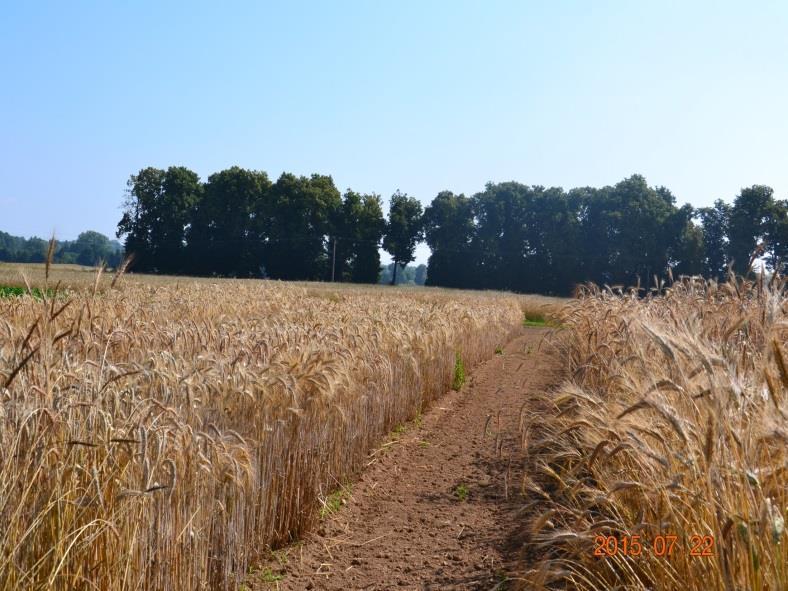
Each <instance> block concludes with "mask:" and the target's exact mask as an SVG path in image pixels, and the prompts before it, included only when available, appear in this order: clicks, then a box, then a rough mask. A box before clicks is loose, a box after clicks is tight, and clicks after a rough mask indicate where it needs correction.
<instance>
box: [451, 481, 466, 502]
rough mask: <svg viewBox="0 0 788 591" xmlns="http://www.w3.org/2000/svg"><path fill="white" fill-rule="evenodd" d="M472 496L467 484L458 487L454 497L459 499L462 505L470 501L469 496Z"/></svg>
mask: <svg viewBox="0 0 788 591" xmlns="http://www.w3.org/2000/svg"><path fill="white" fill-rule="evenodd" d="M469 494H470V490H469V489H468V486H467V485H465V484H458V485H457V487H456V488H455V489H454V496H455V497H457V498H458V499H459V500H460V502H461V503H464V502H465V501H467V500H468V495H469Z"/></svg>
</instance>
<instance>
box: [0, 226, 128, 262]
mask: <svg viewBox="0 0 788 591" xmlns="http://www.w3.org/2000/svg"><path fill="white" fill-rule="evenodd" d="M47 247H48V242H47V241H46V240H43V239H41V238H36V237H33V238H29V239H25V238H22V237H20V236H11V235H10V234H7V233H5V232H0V261H7V262H12V263H43V262H44V261H45V259H46V252H47ZM122 257H123V246H122V245H121V244H120V243H119V242H117V241H114V240H110V239H109V238H107V237H106V236H104V234H100V233H99V232H93V231H87V232H82V233H81V234H80V235H79V237H77V239H76V240H71V241H69V240H59V241H56V242H55V251H54V256H53V259H52V262H53V263H67V264H73V265H85V266H91V267H92V266H94V265H97V264H98V263H99V262H100V261H103V262H104V263H105V264H106V265H107V266H109V267H117V266H118V265H119V264H120V261H121V259H122Z"/></svg>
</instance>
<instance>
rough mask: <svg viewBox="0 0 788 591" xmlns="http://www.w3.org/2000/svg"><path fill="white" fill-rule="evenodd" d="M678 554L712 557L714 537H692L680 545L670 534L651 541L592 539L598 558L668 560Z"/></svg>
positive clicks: (619, 538) (609, 537)
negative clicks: (653, 558) (618, 557)
mask: <svg viewBox="0 0 788 591" xmlns="http://www.w3.org/2000/svg"><path fill="white" fill-rule="evenodd" d="M679 552H688V553H689V555H690V556H692V557H709V556H713V555H714V536H701V535H692V536H690V537H689V540H688V542H687V543H686V544H682V542H681V540H679V537H678V536H674V535H672V534H665V535H658V536H655V537H654V539H653V540H644V539H643V538H642V537H641V536H638V535H634V536H619V537H616V536H596V537H595V538H594V556H599V557H600V558H611V557H613V556H642V555H643V554H644V553H650V554H652V555H654V556H659V557H664V558H669V557H670V556H673V555H675V554H678V553H679Z"/></svg>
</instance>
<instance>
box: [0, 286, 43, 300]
mask: <svg viewBox="0 0 788 591" xmlns="http://www.w3.org/2000/svg"><path fill="white" fill-rule="evenodd" d="M30 293H31V294H32V296H33V297H34V298H37V299H42V298H43V297H44V291H43V290H41V289H39V288H38V287H34V288H32V289H31V291H30ZM27 294H28V291H27V288H26V287H17V286H7V285H0V298H14V297H21V296H24V295H27ZM46 295H47V296H48V297H52V296H54V295H55V290H54V289H47V290H46Z"/></svg>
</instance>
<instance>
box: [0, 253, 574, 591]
mask: <svg viewBox="0 0 788 591" xmlns="http://www.w3.org/2000/svg"><path fill="white" fill-rule="evenodd" d="M20 272H22V273H24V274H25V275H26V276H27V278H28V282H29V283H30V284H31V285H33V286H36V287H37V288H43V287H44V286H45V284H46V285H47V286H48V287H49V289H51V288H52V287H53V286H54V284H56V283H57V282H61V289H62V288H65V290H66V291H65V292H60V293H59V295H58V297H57V298H55V299H52V296H51V292H43V291H42V292H39V293H38V295H37V297H30V296H28V295H21V296H20V295H19V294H18V291H19V290H14V293H13V294H10V293H9V294H8V296H7V297H0V320H1V321H2V324H3V335H4V336H3V339H2V340H1V341H0V384H5V388H4V389H0V392H2V393H3V395H2V402H1V404H2V406H0V445H2V449H3V452H4V453H3V455H2V462H0V483H2V484H1V485H0V522H2V524H3V536H2V538H0V557H6V556H13V557H14V558H13V560H0V589H41V588H47V589H74V588H85V589H88V588H100V589H108V590H115V589H165V588H167V589H195V588H200V587H201V586H207V587H208V588H232V587H233V586H234V585H235V584H236V583H237V582H238V581H239V580H240V577H242V576H243V573H244V570H245V569H246V567H247V566H248V565H249V563H250V560H252V559H253V558H254V554H255V552H257V551H260V550H261V549H264V548H265V547H267V546H269V545H271V544H277V543H282V542H287V541H289V540H293V539H295V538H296V537H297V536H299V535H300V534H301V533H302V532H304V531H305V530H307V529H308V528H310V527H311V526H312V525H313V523H314V522H315V520H316V519H317V516H318V513H319V507H320V506H321V505H320V500H321V499H323V498H326V497H327V496H328V495H329V494H330V493H331V492H332V491H333V490H334V489H335V488H337V486H338V483H340V482H342V481H344V479H346V478H348V477H350V476H351V475H352V474H354V473H355V472H356V471H357V470H358V469H359V468H360V467H361V466H362V465H363V461H364V458H365V457H366V454H367V452H368V451H369V449H370V448H371V446H372V445H374V444H375V443H376V442H377V441H378V440H379V438H380V437H382V436H383V435H385V434H386V433H387V432H389V431H391V430H392V429H394V428H395V427H396V426H397V425H398V424H400V423H402V422H404V421H407V420H409V419H412V418H413V417H414V416H415V415H416V414H417V413H419V412H420V410H421V409H422V408H424V407H425V406H426V405H428V404H429V403H430V402H431V401H432V400H434V399H435V398H436V397H438V396H440V395H441V394H442V393H443V392H445V391H446V390H447V389H448V388H450V387H451V385H452V382H453V381H454V379H455V377H456V376H455V374H456V372H457V362H458V360H461V361H462V364H463V365H464V366H466V367H468V368H470V367H471V366H473V365H474V364H476V363H477V362H479V361H480V360H482V359H485V358H489V357H491V356H492V355H493V354H494V352H495V351H496V349H497V348H499V347H500V346H501V345H502V344H504V343H505V342H506V340H507V337H508V335H509V334H510V332H511V331H512V330H514V329H516V328H517V327H518V326H520V325H521V323H522V320H523V317H524V311H526V310H531V311H532V313H533V314H545V313H548V314H549V313H550V310H555V309H556V307H557V305H558V304H560V303H561V301H560V300H552V299H549V298H538V297H526V296H514V295H511V294H502V293H493V292H490V293H481V292H476V293H474V292H462V291H451V290H438V289H429V288H388V287H381V286H370V287H360V286H346V285H341V284H317V283H315V284H292V283H283V282H272V281H260V280H216V279H193V278H183V277H178V278H172V277H170V278H168V277H156V276H138V275H129V276H124V277H123V278H122V279H121V280H120V281H119V282H118V283H117V284H116V286H115V288H110V285H111V282H112V279H113V277H112V275H111V274H107V275H105V276H102V277H100V278H99V281H98V284H97V283H96V277H97V275H96V272H95V270H93V269H86V268H82V267H78V266H72V265H67V266H66V265H63V266H60V265H55V266H53V267H52V269H51V272H50V277H49V280H48V281H45V277H44V266H43V265H9V264H3V265H0V285H4V286H19V285H24V284H25V282H24V280H22V279H21V275H20ZM94 285H98V289H97V290H96V291H95V292H94V289H93V286H94Z"/></svg>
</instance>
